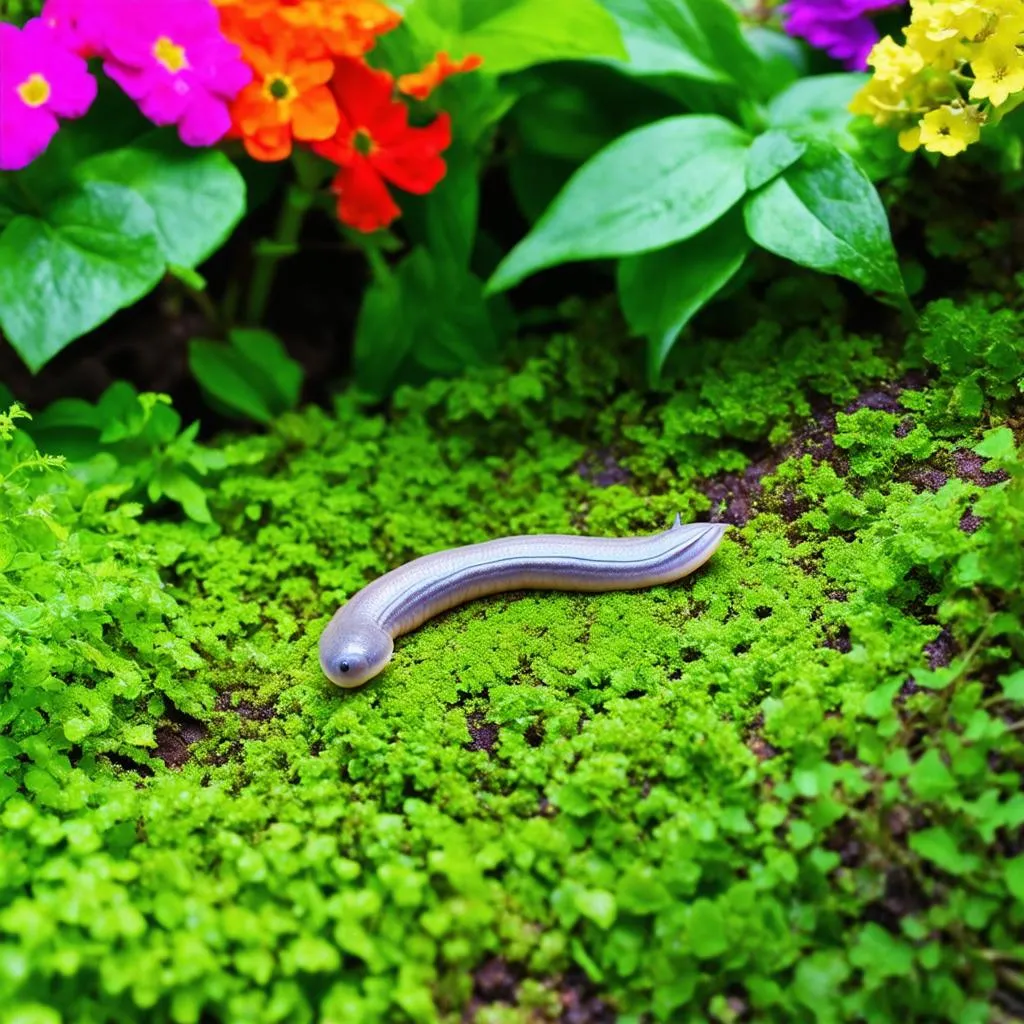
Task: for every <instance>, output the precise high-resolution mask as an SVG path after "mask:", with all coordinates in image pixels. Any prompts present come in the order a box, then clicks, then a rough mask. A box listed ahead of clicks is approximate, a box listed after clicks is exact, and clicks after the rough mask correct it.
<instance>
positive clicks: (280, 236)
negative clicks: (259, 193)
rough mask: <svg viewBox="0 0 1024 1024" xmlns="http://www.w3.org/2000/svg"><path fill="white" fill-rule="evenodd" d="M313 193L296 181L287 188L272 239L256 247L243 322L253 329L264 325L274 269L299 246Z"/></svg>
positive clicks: (265, 240) (275, 270)
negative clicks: (261, 324)
mask: <svg viewBox="0 0 1024 1024" xmlns="http://www.w3.org/2000/svg"><path fill="white" fill-rule="evenodd" d="M313 198H314V195H313V192H311V191H310V190H308V189H306V188H304V187H303V185H302V184H301V183H299V182H296V183H295V184H292V185H289V186H288V192H287V194H286V195H285V200H284V204H283V205H282V206H281V211H280V213H279V214H278V218H277V226H276V227H275V228H274V234H273V236H272V237H271V238H267V239H264V240H263V241H262V242H261V243H260V245H259V246H258V248H257V252H256V265H255V267H254V268H253V272H252V280H251V281H250V282H249V297H248V300H247V301H246V304H245V319H246V322H247V323H248V324H250V325H252V326H257V325H258V324H260V323H262V322H263V316H264V314H265V313H266V311H267V303H268V302H269V301H270V292H271V290H272V289H273V287H274V277H275V276H276V275H277V266H278V264H279V263H280V262H281V260H282V258H283V257H284V256H285V255H290V254H291V253H293V252H294V251H295V249H296V247H297V246H298V241H299V234H300V233H301V231H302V224H303V222H304V221H305V219H306V214H307V213H308V212H309V208H310V207H311V206H312V205H313Z"/></svg>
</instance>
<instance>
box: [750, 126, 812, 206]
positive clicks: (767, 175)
mask: <svg viewBox="0 0 1024 1024" xmlns="http://www.w3.org/2000/svg"><path fill="white" fill-rule="evenodd" d="M806 152H807V143H806V142H803V141H802V140H801V139H795V138H793V136H792V135H790V134H789V132H784V131H781V130H780V129H777V128H773V129H771V130H770V131H767V132H765V133H764V134H763V135H758V137H757V138H756V139H754V143H753V145H752V146H751V147H750V154H749V155H748V157H747V188H749V189H750V190H751V192H753V191H754V190H756V189H759V188H760V187H761V186H762V185H766V184H768V182H769V181H771V180H772V178H777V177H778V176H779V175H780V174H781V173H782V172H783V171H784V170H786V168H787V167H792V166H793V164H795V163H796V162H797V160H799V159H800V157H802V156H803V155H804V153H806Z"/></svg>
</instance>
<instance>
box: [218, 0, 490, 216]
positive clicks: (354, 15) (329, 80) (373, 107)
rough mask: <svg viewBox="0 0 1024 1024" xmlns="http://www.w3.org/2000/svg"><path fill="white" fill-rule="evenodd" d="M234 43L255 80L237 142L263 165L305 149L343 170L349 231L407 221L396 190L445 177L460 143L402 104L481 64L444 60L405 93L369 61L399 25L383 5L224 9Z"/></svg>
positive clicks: (253, 1) (239, 101) (357, 0)
mask: <svg viewBox="0 0 1024 1024" xmlns="http://www.w3.org/2000/svg"><path fill="white" fill-rule="evenodd" d="M214 2H215V3H216V4H217V6H218V7H219V9H220V14H221V21H222V25H223V29H224V32H225V34H226V36H227V38H228V39H230V40H232V41H233V42H235V43H236V44H237V45H238V46H239V47H240V48H241V51H242V53H243V55H244V58H245V60H246V62H247V63H248V65H249V66H250V67H251V68H252V70H253V79H252V81H251V82H250V83H249V84H248V85H247V86H246V87H245V88H244V89H242V91H241V92H240V93H239V95H238V96H237V97H236V99H235V101H234V102H233V104H232V106H231V117H232V126H231V132H230V134H231V136H232V137H234V138H238V139H241V141H242V143H243V144H244V146H245V148H246V150H247V152H248V153H249V154H250V156H252V157H253V158H254V159H256V160H264V161H274V160H283V159H285V158H286V157H288V156H289V155H290V153H291V152H292V147H293V145H294V144H295V143H304V144H306V145H308V146H309V147H310V148H311V149H312V150H313V151H314V152H316V153H318V154H320V155H321V156H323V157H325V158H327V159H329V160H331V161H333V162H334V163H336V164H337V165H338V172H337V174H336V175H335V178H334V181H333V185H332V187H333V190H334V192H335V193H336V194H337V196H338V216H339V218H340V219H341V221H342V222H343V223H345V224H348V225H349V226H351V227H354V228H356V229H357V230H360V231H374V230H377V229H379V228H383V227H386V226H387V225H388V224H390V223H391V222H392V221H393V220H394V219H395V217H397V216H398V213H399V210H398V206H397V205H396V204H395V202H394V200H393V199H392V197H391V195H390V193H389V191H388V187H387V186H388V184H392V185H395V186H397V187H398V188H400V189H403V190H404V191H406V192H412V193H416V194H424V193H426V192H429V191H430V190H431V189H433V188H434V187H435V186H436V185H437V184H438V182H439V181H440V180H441V179H442V178H443V177H444V174H445V164H444V161H443V160H442V159H441V155H440V154H441V153H442V152H443V151H444V150H445V149H446V148H447V147H448V145H449V143H450V141H451V133H450V126H449V120H448V117H447V115H445V114H442V115H440V116H438V117H436V118H435V119H434V121H433V122H432V123H430V124H429V125H427V126H425V127H416V126H413V125H411V124H410V123H409V108H408V106H407V105H406V104H405V103H404V102H403V101H402V99H401V98H400V96H399V94H400V93H405V94H407V95H409V96H411V97H414V98H416V99H420V100H423V99H426V98H427V97H428V96H429V95H430V93H431V92H432V91H433V89H434V88H435V87H436V86H437V85H439V84H440V83H441V82H442V81H443V80H444V79H445V78H447V77H448V76H449V75H452V74H455V73H457V72H460V71H469V70H471V69H472V68H475V67H476V66H478V65H479V63H480V61H479V59H478V58H475V57H469V58H467V59H465V60H463V61H458V62H454V61H452V60H450V59H449V58H448V56H447V55H446V54H439V55H438V57H437V58H435V60H434V61H432V62H431V63H430V64H429V65H428V66H427V67H426V68H425V69H424V70H423V71H420V72H416V73H413V74H409V75H404V76H402V77H400V78H399V79H398V82H397V88H396V83H395V82H394V80H393V78H392V77H391V75H390V74H388V73H387V72H385V71H377V70H373V69H371V68H370V67H369V66H368V65H367V64H366V62H365V60H364V59H363V58H364V55H365V54H366V53H367V52H368V51H369V50H371V49H372V48H373V46H374V44H375V43H376V41H377V38H378V37H379V36H380V35H382V34H383V33H385V32H388V31H390V30H391V29H393V28H395V26H396V25H397V24H398V23H399V20H400V19H399V16H398V15H397V14H396V13H395V12H394V11H393V10H391V9H390V8H388V7H386V6H385V5H384V4H382V3H379V2H378V0H214Z"/></svg>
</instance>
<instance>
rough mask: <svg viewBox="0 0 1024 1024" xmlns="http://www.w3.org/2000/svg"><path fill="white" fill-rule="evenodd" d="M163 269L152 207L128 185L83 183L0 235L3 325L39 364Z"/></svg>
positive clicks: (30, 361)
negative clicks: (127, 186) (37, 213)
mask: <svg viewBox="0 0 1024 1024" xmlns="http://www.w3.org/2000/svg"><path fill="white" fill-rule="evenodd" d="M163 272H164V259H163V254H162V250H161V245H160V240H159V238H158V236H157V231H156V223H155V221H154V218H153V213H152V211H151V210H150V208H149V206H148V205H147V204H146V203H145V202H144V201H143V200H142V199H141V198H140V197H139V196H138V195H137V194H136V193H135V192H133V191H132V190H131V189H127V188H124V187H122V186H120V185H109V184H105V183H101V182H90V183H87V184H85V185H83V186H82V188H81V189H80V190H78V191H74V192H71V193H69V194H68V195H66V196H64V197H62V198H58V199H56V200H55V201H54V202H53V204H52V205H51V206H48V207H46V208H45V210H43V212H42V213H40V214H39V215H38V216H26V215H22V216H18V217H15V218H14V219H13V220H12V221H11V222H10V223H9V224H8V225H7V227H6V229H5V230H4V232H3V234H2V235H0V327H2V328H3V331H4V334H6V335H7V339H8V341H10V343H11V345H12V346H13V347H14V349H15V350H16V351H17V352H18V354H19V355H20V356H21V358H22V359H23V360H24V362H25V364H26V365H27V366H28V367H29V369H31V370H32V371H33V372H34V371H38V370H39V369H41V368H42V367H43V366H44V365H45V364H46V363H47V362H49V361H50V359H52V358H53V357H54V356H55V355H56V354H57V353H58V352H59V351H60V350H61V349H62V348H64V347H65V346H66V345H67V344H68V343H69V342H71V341H73V340H74V339H75V338H77V337H79V336H80V335H82V334H85V332H86V331H89V330H92V328H93V327H96V326H98V325H99V324H101V323H102V322H103V321H104V320H106V319H107V318H108V317H110V316H112V315H113V314H114V313H116V312H117V310H119V309H121V308H123V307H124V306H128V305H131V303H133V302H135V301H136V300H137V299H140V298H142V296H143V295H145V294H146V293H147V292H148V291H150V290H151V289H152V288H153V287H154V285H156V283H157V282H158V281H159V280H160V278H161V276H162V275H163Z"/></svg>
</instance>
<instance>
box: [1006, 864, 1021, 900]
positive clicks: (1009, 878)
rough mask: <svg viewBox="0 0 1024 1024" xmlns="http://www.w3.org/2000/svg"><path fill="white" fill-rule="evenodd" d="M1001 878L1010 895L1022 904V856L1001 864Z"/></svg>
mask: <svg viewBox="0 0 1024 1024" xmlns="http://www.w3.org/2000/svg"><path fill="white" fill-rule="evenodd" d="M1003 878H1004V879H1005V880H1006V888H1007V889H1009V890H1010V895H1011V896H1013V898H1014V899H1015V900H1017V901H1018V902H1020V903H1024V855H1021V856H1019V857H1014V858H1013V859H1012V860H1008V861H1004V863H1003Z"/></svg>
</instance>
